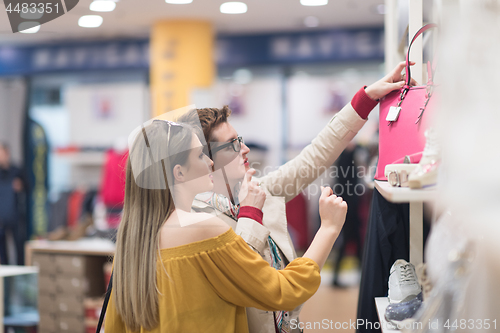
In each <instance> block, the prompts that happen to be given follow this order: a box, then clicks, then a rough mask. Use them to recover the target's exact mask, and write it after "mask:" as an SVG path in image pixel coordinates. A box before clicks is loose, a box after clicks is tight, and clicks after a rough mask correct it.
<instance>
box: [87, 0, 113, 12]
mask: <svg viewBox="0 0 500 333" xmlns="http://www.w3.org/2000/svg"><path fill="white" fill-rule="evenodd" d="M115 8H116V3H115V2H114V1H109V0H95V1H94V2H92V3H91V4H90V10H91V11H94V12H112V11H113V10H114V9H115Z"/></svg>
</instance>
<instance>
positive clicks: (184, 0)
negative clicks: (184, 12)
mask: <svg viewBox="0 0 500 333" xmlns="http://www.w3.org/2000/svg"><path fill="white" fill-rule="evenodd" d="M165 2H166V3H171V4H174V5H185V4H188V3H191V2H193V0H165Z"/></svg>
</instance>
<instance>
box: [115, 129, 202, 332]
mask: <svg viewBox="0 0 500 333" xmlns="http://www.w3.org/2000/svg"><path fill="white" fill-rule="evenodd" d="M146 133H147V134H146ZM192 133H193V132H192V129H191V128H190V127H188V126H185V125H183V126H175V127H173V126H169V124H168V122H165V121H153V122H152V123H151V124H150V125H148V126H147V127H146V128H144V129H143V130H142V133H139V135H138V136H137V138H136V140H135V142H134V144H133V146H132V148H131V150H130V152H129V159H128V161H127V171H126V177H127V178H126V185H125V201H124V209H123V216H122V220H121V222H120V226H119V228H118V233H117V241H116V253H115V258H114V272H113V300H114V302H115V305H116V310H117V312H118V314H119V315H120V317H121V318H122V320H123V322H124V323H125V325H126V326H127V327H128V328H129V329H130V330H131V331H138V330H139V329H140V328H141V327H142V328H144V329H146V330H152V329H154V328H155V327H157V326H158V321H159V311H158V289H157V284H156V263H157V259H158V254H159V253H158V249H159V232H160V229H161V227H162V225H163V224H164V223H165V221H166V220H167V219H168V217H169V216H170V215H171V214H172V212H173V211H174V209H175V206H174V201H173V198H172V194H171V192H170V190H169V187H168V184H165V181H166V179H165V177H166V178H167V179H168V181H167V182H171V181H172V179H173V175H172V169H173V166H175V165H177V164H180V165H184V164H185V163H186V161H187V159H188V155H189V151H190V150H189V148H190V146H191V140H192ZM145 143H146V144H145ZM169 152H180V153H176V154H173V155H171V154H169ZM151 154H152V155H154V156H162V157H166V156H168V155H171V156H169V157H166V158H162V160H161V161H158V162H157V163H153V164H151V163H149V162H147V161H149V157H150V156H152V155H151ZM138 164H143V167H141V168H136V167H135V166H136V165H138ZM144 165H146V166H145V167H144ZM138 170H143V171H142V173H141V174H135V175H134V171H135V172H136V173H138ZM134 176H135V177H134ZM141 177H142V178H141ZM144 177H147V178H148V180H149V181H151V180H154V181H155V182H158V183H159V184H160V183H162V184H165V186H160V187H151V186H149V187H148V186H144V182H143V181H141V179H142V180H143V179H144ZM172 184H173V183H172ZM151 188H160V189H151Z"/></svg>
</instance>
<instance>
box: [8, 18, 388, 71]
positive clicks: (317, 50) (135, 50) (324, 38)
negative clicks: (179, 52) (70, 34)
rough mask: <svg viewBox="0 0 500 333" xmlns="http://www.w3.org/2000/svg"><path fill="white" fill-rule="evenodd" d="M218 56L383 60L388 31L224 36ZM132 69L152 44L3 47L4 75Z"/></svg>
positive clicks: (254, 60) (236, 60)
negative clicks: (385, 38)
mask: <svg viewBox="0 0 500 333" xmlns="http://www.w3.org/2000/svg"><path fill="white" fill-rule="evenodd" d="M215 52H216V55H217V56H216V58H217V65H218V66H219V67H229V66H249V65H272V64H300V63H312V62H335V61H369V60H382V59H383V57H384V31H383V29H382V28H376V29H350V30H332V31H316V32H308V33H283V34H266V35H250V36H224V35H222V36H219V37H218V38H217V45H216V50H215ZM129 68H133V69H148V68H149V41H148V40H125V41H120V40H118V41H108V42H93V43H78V44H77V43H66V44H57V45H43V46H36V47H13V46H2V47H0V75H18V74H28V75H29V74H36V73H42V72H55V71H78V70H92V69H95V70H108V69H129Z"/></svg>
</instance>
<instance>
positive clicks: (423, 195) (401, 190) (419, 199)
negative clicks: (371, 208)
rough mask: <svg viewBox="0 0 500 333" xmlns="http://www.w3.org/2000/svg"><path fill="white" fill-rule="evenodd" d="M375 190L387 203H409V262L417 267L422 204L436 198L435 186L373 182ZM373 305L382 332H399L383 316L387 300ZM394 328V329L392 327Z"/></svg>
mask: <svg viewBox="0 0 500 333" xmlns="http://www.w3.org/2000/svg"><path fill="white" fill-rule="evenodd" d="M375 188H376V189H377V190H378V191H379V193H380V194H381V195H382V196H383V197H384V198H385V199H386V200H387V201H389V202H393V203H409V205H410V262H411V263H412V264H413V265H415V266H416V265H417V264H419V263H422V262H423V252H424V235H423V203H424V201H433V200H434V199H435V198H436V196H437V189H436V186H433V187H427V188H424V189H410V188H408V187H393V186H391V185H389V183H388V182H386V181H379V180H376V181H375ZM375 305H376V307H377V313H378V317H379V320H380V325H381V328H382V332H384V333H387V332H399V331H398V330H397V329H391V328H392V327H394V326H393V325H391V324H390V323H388V322H387V321H386V320H385V317H384V314H385V309H386V307H387V305H389V299H388V298H387V297H376V298H375ZM394 328H395V327H394Z"/></svg>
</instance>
